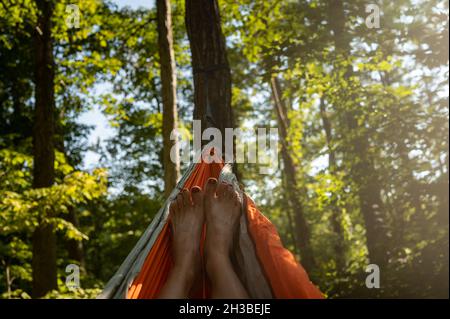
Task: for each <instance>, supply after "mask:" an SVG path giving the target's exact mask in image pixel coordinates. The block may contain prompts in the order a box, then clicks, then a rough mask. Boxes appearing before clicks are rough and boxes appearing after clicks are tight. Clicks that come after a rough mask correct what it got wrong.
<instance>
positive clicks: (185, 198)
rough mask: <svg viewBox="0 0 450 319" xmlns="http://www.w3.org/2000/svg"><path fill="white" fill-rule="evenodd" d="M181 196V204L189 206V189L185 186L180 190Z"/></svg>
mask: <svg viewBox="0 0 450 319" xmlns="http://www.w3.org/2000/svg"><path fill="white" fill-rule="evenodd" d="M181 196H182V198H183V206H184V207H189V206H191V205H192V204H191V194H190V193H189V191H188V190H187V189H186V188H185V189H183V191H182V192H181Z"/></svg>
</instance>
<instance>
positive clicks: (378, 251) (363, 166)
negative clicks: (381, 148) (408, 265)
mask: <svg viewBox="0 0 450 319" xmlns="http://www.w3.org/2000/svg"><path fill="white" fill-rule="evenodd" d="M345 21H346V16H345V11H344V6H343V1H342V0H330V2H329V23H330V26H331V29H332V30H333V33H334V42H335V50H336V53H337V55H338V56H342V57H344V58H346V57H348V56H349V55H350V40H351V38H350V37H351V35H350V34H348V33H346V30H345ZM352 74H353V67H352V65H349V66H348V68H347V71H346V72H345V74H344V78H345V80H346V81H349V80H350V78H351V76H352ZM344 94H346V99H347V100H348V101H355V97H354V96H353V95H352V92H348V93H344ZM359 110H360V109H359V108H355V109H351V110H344V113H345V115H344V121H345V123H343V124H344V125H345V126H346V127H347V129H348V131H349V135H350V136H353V137H352V139H351V143H350V144H349V145H351V148H350V149H349V150H348V154H347V156H348V158H350V159H356V160H353V163H352V167H351V175H352V177H353V180H354V181H355V183H356V185H357V187H358V197H359V202H360V209H361V213H362V215H363V218H364V222H365V226H366V240H367V249H368V251H369V260H370V262H371V263H375V264H378V265H383V264H385V263H386V262H387V258H388V255H387V251H386V243H387V236H386V234H385V231H384V227H383V218H382V217H383V215H382V209H383V207H382V206H383V205H382V200H381V187H380V185H379V181H378V176H377V174H376V171H375V168H374V164H373V160H372V158H371V156H370V155H369V153H368V151H369V138H368V136H367V132H359V127H360V126H364V125H361V124H358V118H359V117H360V115H361V114H360V111H359Z"/></svg>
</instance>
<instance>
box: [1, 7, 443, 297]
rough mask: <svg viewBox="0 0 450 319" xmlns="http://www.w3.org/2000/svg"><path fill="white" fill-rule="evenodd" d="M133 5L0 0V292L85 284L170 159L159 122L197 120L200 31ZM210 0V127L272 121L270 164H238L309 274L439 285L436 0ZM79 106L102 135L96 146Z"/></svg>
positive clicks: (421, 291)
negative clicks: (215, 87) (266, 170)
mask: <svg viewBox="0 0 450 319" xmlns="http://www.w3.org/2000/svg"><path fill="white" fill-rule="evenodd" d="M123 2H125V1H121V3H123ZM147 2H149V3H144V1H143V2H142V4H143V6H141V7H134V6H133V7H131V6H119V5H118V4H117V3H115V2H114V1H101V0H79V1H74V0H71V1H68V0H59V1H54V0H38V1H32V0H1V1H0V297H1V298H31V297H44V298H61V297H69V298H92V297H95V296H96V295H97V294H98V293H99V292H100V291H101V289H102V287H103V286H104V284H105V283H106V282H107V281H108V279H109V278H111V276H112V275H113V274H114V273H115V271H116V270H117V268H118V267H119V266H120V264H121V263H122V261H123V260H124V259H125V258H126V256H127V255H128V253H129V252H130V250H131V249H132V248H133V246H134V245H135V244H136V242H137V240H138V239H139V238H140V236H141V235H142V233H143V231H144V230H145V229H146V227H147V225H148V224H149V223H150V222H151V221H152V218H153V216H154V215H155V214H156V212H157V211H158V210H159V208H160V207H161V205H162V204H163V203H164V200H165V198H166V197H167V196H168V190H169V193H170V189H172V188H173V187H174V185H175V181H176V180H177V179H178V178H179V176H180V172H183V170H184V169H186V167H187V164H188V163H184V162H181V163H175V164H173V165H172V164H171V162H170V159H169V158H168V155H167V154H168V153H167V150H168V149H169V148H170V147H171V146H172V144H170V141H168V140H167V135H168V134H169V135H170V130H169V129H168V128H169V127H180V128H185V129H186V130H187V131H191V129H192V125H193V124H192V123H193V121H192V120H193V118H194V117H195V116H196V113H195V111H194V104H197V103H199V102H198V96H197V95H196V94H195V90H194V86H195V84H194V83H195V81H194V78H195V77H196V76H198V70H194V68H193V62H194V60H195V57H194V55H195V53H194V52H195V50H192V48H194V49H195V47H194V46H193V45H192V42H193V39H195V36H197V34H196V33H195V29H193V27H192V25H190V24H189V19H187V18H186V6H185V1H184V0H172V1H170V2H168V3H169V6H170V8H171V13H170V15H171V30H170V32H169V34H170V39H171V40H170V41H169V42H170V44H169V43H168V42H165V41H164V39H165V38H168V35H167V30H164V28H162V27H161V21H158V19H161V16H160V15H159V13H161V7H158V6H159V5H160V4H158V5H157V3H156V2H158V3H160V1H159V0H156V1H150V0H147ZM217 4H218V10H219V11H220V21H221V29H222V31H223V35H224V37H225V41H224V45H225V48H226V55H224V56H223V58H224V59H225V60H226V61H227V63H228V64H229V70H230V74H231V79H229V83H228V82H227V83H228V86H229V87H227V89H229V90H230V92H231V93H230V94H231V96H230V99H229V104H230V106H231V110H232V115H233V117H232V118H230V117H228V118H226V119H225V120H224V122H223V123H219V124H220V125H223V126H227V125H231V126H234V127H238V128H240V129H242V131H243V132H244V134H243V136H244V137H243V138H244V140H245V139H248V140H251V137H252V134H253V133H252V132H253V130H254V128H255V127H259V128H267V129H269V128H273V127H276V128H278V134H279V143H278V150H279V160H278V167H276V169H275V170H274V171H273V172H271V174H261V173H260V170H259V167H258V165H257V164H254V163H240V164H237V165H236V167H235V170H236V173H237V175H238V177H239V179H240V182H241V183H242V185H243V187H244V188H245V190H246V192H247V193H248V194H249V195H250V196H251V197H252V198H253V199H254V200H255V202H257V203H258V205H259V207H260V208H261V210H262V211H264V213H265V215H266V216H267V217H268V218H269V219H270V220H271V221H272V222H273V223H274V224H275V225H276V227H277V230H278V232H279V235H280V237H281V239H282V241H283V244H284V245H285V246H286V247H287V248H288V249H289V250H290V251H292V252H293V253H294V255H295V256H296V258H297V259H298V260H299V261H300V262H301V263H302V265H303V266H304V267H305V269H306V270H307V271H308V274H309V276H310V278H311V280H312V282H314V283H315V284H316V285H317V286H318V287H319V288H320V290H321V291H322V292H323V293H324V294H325V295H326V296H327V297H329V298H368V297H369V298H373V297H384V298H400V297H401V298H442V297H445V298H448V251H449V249H448V248H449V242H448V240H449V237H448V231H449V229H448V228H449V219H448V217H449V215H448V214H449V195H448V192H449V126H448V125H449V124H448V121H449V104H448V102H449V95H448V72H449V60H448V54H449V52H448V48H449V43H448V39H449V36H448V23H449V22H448V21H449V20H448V9H449V8H448V5H449V3H448V0H426V1H425V0H396V1H381V0H374V1H371V2H370V3H369V2H368V1H362V0H352V1H345V0H342V1H341V0H286V1H267V0H241V1H232V0H218V1H217ZM369 4H371V5H372V6H369V7H368V5H369ZM158 8H159V9H158ZM74 12H75V13H77V14H79V15H78V16H74ZM169 12H170V10H169ZM377 14H378V15H377ZM164 32H165V33H164ZM211 32H212V31H211ZM162 35H164V36H162ZM169 48H170V49H169ZM164 72H165V73H164ZM220 72H222V70H221V71H220ZM225 79H226V81H228V79H227V78H226V77H225ZM211 81H212V80H211ZM224 83H225V82H224ZM197 84H198V81H197ZM213 99H214V98H213ZM215 99H216V100H217V103H222V102H223V101H226V100H227V99H228V98H227V96H226V94H224V96H216V97H215ZM48 101H51V103H49V102H48ZM214 101H215V100H214ZM168 105H169V106H171V108H168V107H167V106H168ZM94 113H100V114H101V116H102V118H106V120H107V121H108V126H109V130H110V134H108V135H107V136H102V137H101V138H100V139H99V141H98V142H97V143H92V139H91V138H90V137H91V135H92V133H93V131H94V130H95V126H93V125H88V124H86V122H85V121H84V120H83V118H85V117H86V114H88V115H89V114H94ZM230 114H231V113H230ZM189 138H192V136H189ZM93 154H94V156H93ZM89 156H90V157H89ZM92 156H93V157H92ZM88 157H89V158H94V159H95V160H91V162H90V163H89V165H88V162H87V158H88ZM52 261H53V262H52ZM44 264H45V266H42V265H44ZM70 264H75V265H79V266H80V272H81V281H80V287H78V288H70V287H67V285H66V284H65V282H66V278H67V276H68V273H67V272H66V267H67V266H68V265H70ZM370 264H376V265H378V266H379V269H380V273H381V286H380V288H379V289H368V288H367V286H366V277H367V275H368V273H367V272H366V270H367V267H368V265H370ZM40 276H41V277H40ZM42 278H47V279H42Z"/></svg>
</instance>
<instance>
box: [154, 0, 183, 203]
mask: <svg viewBox="0 0 450 319" xmlns="http://www.w3.org/2000/svg"><path fill="white" fill-rule="evenodd" d="M156 9H157V16H158V19H157V20H158V44H159V59H160V64H161V70H160V71H161V87H162V100H163V112H162V113H163V166H164V193H165V196H166V197H168V196H169V195H170V193H171V192H172V190H173V189H174V188H175V186H176V184H177V182H178V179H179V178H180V159H179V153H178V152H179V150H178V141H177V140H171V139H170V134H171V132H172V131H173V130H174V129H176V128H177V84H176V83H177V80H176V79H177V78H176V65H175V54H174V50H173V35H172V16H171V7H170V0H156ZM172 148H174V149H175V152H174V154H175V158H172V159H171V157H170V153H171V150H172Z"/></svg>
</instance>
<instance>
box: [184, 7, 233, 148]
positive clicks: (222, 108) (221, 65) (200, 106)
mask: <svg viewBox="0 0 450 319" xmlns="http://www.w3.org/2000/svg"><path fill="white" fill-rule="evenodd" d="M186 29H187V33H188V36H189V41H190V46H191V55H192V68H193V72H194V89H195V90H194V104H195V107H194V119H196V120H201V123H202V128H203V129H204V128H206V127H216V128H218V129H220V131H221V132H222V139H223V141H224V138H225V128H232V127H233V115H232V110H231V73H230V67H229V64H228V59H227V54H226V47H225V38H224V36H223V34H222V28H221V25H220V15H219V8H218V4H217V0H186ZM222 145H224V144H222ZM222 154H224V152H223V150H222Z"/></svg>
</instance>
